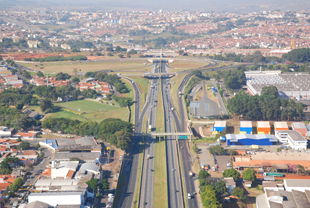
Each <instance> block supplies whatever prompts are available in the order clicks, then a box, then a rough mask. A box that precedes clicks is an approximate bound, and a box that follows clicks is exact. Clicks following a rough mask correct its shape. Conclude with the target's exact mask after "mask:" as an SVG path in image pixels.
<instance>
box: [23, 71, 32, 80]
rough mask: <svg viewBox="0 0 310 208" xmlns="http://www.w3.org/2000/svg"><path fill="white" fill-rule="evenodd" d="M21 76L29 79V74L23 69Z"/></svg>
mask: <svg viewBox="0 0 310 208" xmlns="http://www.w3.org/2000/svg"><path fill="white" fill-rule="evenodd" d="M22 76H23V77H25V78H26V79H31V75H30V74H29V72H27V71H26V70H24V71H23V73H22Z"/></svg>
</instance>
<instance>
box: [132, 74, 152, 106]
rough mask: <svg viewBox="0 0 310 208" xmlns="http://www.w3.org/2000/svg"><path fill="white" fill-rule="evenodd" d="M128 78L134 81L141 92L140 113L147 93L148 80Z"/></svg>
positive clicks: (137, 77) (135, 77)
mask: <svg viewBox="0 0 310 208" xmlns="http://www.w3.org/2000/svg"><path fill="white" fill-rule="evenodd" d="M130 78H131V79H132V80H134V81H135V82H136V83H137V84H138V86H139V88H140V91H141V98H140V111H142V109H143V106H144V104H145V101H146V96H147V93H148V85H149V80H148V79H146V78H143V77H140V76H130Z"/></svg>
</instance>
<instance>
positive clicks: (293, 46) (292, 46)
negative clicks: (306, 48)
mask: <svg viewBox="0 0 310 208" xmlns="http://www.w3.org/2000/svg"><path fill="white" fill-rule="evenodd" d="M291 49H296V43H295V40H292V41H291Z"/></svg>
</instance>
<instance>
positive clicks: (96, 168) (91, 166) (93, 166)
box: [80, 163, 99, 172]
mask: <svg viewBox="0 0 310 208" xmlns="http://www.w3.org/2000/svg"><path fill="white" fill-rule="evenodd" d="M80 170H87V171H92V172H99V166H98V165H96V164H94V163H83V164H82V165H81V167H80Z"/></svg>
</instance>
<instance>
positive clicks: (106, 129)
mask: <svg viewBox="0 0 310 208" xmlns="http://www.w3.org/2000/svg"><path fill="white" fill-rule="evenodd" d="M42 127H43V128H46V129H50V130H52V131H53V132H58V131H62V132H64V133H68V134H76V135H80V136H86V135H87V136H95V137H97V138H99V139H101V140H103V141H107V142H109V143H110V144H113V145H116V146H117V147H118V148H121V149H126V148H127V147H128V146H129V144H130V142H131V139H130V137H131V133H132V131H133V126H132V124H131V123H129V122H126V121H122V120H120V119H114V118H109V119H105V120H103V121H102V122H101V123H97V122H93V121H79V120H71V119H67V118H46V119H44V121H43V123H42Z"/></svg>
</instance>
